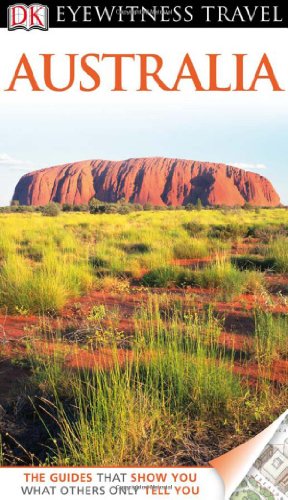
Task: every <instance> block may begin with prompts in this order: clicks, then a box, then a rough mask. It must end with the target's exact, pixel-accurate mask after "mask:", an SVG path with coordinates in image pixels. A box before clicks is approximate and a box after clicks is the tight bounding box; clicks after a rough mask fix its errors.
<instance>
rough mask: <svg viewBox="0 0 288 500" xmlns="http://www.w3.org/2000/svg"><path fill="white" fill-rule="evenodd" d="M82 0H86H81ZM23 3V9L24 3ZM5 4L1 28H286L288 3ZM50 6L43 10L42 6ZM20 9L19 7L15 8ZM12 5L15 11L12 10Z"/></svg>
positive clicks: (0, 13) (0, 11)
mask: <svg viewBox="0 0 288 500" xmlns="http://www.w3.org/2000/svg"><path fill="white" fill-rule="evenodd" d="M82 1H83V0H82ZM23 4H24V5H23ZM25 4H26V2H25V0H24V1H23V2H19V3H17V2H15V3H13V0H12V2H7V1H5V0H2V1H1V5H0V27H1V28H7V27H9V29H11V30H12V29H19V28H23V29H27V30H29V29H33V28H34V29H49V28H284V27H285V28H286V27H288V2H287V5H283V2H282V4H277V3H274V2H267V3H265V4H263V5H261V4H259V3H255V2H253V3H252V2H251V1H250V0H246V1H244V2H243V1H242V2H234V1H226V2H221V1H220V2H215V1H209V0H208V1H207V3H199V2H198V1H197V2H194V3H193V2H184V3H183V0H181V1H180V0H178V1H177V0H175V1H174V2H169V1H167V2H165V3H161V4H160V3H159V2H151V1H149V2H146V1H144V2H140V1H139V2H135V0H134V1H133V2H130V1H128V2H127V4H126V3H123V2H122V3H117V1H116V0H115V3H113V2H110V3H108V2H97V1H96V2H95V3H89V2H88V1H87V2H86V1H85V0H84V4H83V3H82V4H81V3H80V2H78V1H75V0H71V1H69V0H68V1H67V0H58V1H57V2H54V1H51V0H46V1H45V0H43V2H42V1H39V3H38V2H37V1H36V0H35V1H34V2H27V7H28V8H27V9H26V6H25ZM40 4H43V6H45V7H48V9H45V8H44V9H43V10H42V9H41V8H40V7H39V6H40ZM13 6H15V7H13ZM9 7H10V8H9Z"/></svg>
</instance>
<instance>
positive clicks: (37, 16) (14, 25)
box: [8, 3, 49, 31]
mask: <svg viewBox="0 0 288 500" xmlns="http://www.w3.org/2000/svg"><path fill="white" fill-rule="evenodd" d="M18 29H24V30H26V31H31V30H44V31H47V30H48V29H49V8H48V7H47V6H46V5H42V4H40V3H34V4H32V5H25V4H23V3H17V4H14V5H10V6H9V7H8V30H9V31H14V30H18Z"/></svg>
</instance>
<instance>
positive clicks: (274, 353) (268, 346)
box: [254, 309, 288, 367]
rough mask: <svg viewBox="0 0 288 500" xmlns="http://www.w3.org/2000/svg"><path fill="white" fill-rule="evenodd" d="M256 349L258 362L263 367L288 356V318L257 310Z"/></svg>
mask: <svg viewBox="0 0 288 500" xmlns="http://www.w3.org/2000/svg"><path fill="white" fill-rule="evenodd" d="M254 319H255V337H254V349H255V356H256V360H257V362H258V364H259V365H262V366H263V367H267V366H270V365H271V363H272V362H273V361H275V359H277V358H279V357H284V358H286V357H287V355H288V342H287V338H288V317H287V315H284V314H273V313H272V312H269V311H263V310H261V309H256V310H255V313H254Z"/></svg>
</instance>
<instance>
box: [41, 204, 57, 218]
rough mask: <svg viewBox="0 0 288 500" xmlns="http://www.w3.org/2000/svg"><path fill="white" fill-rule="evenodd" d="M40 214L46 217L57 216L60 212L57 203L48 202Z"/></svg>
mask: <svg viewBox="0 0 288 500" xmlns="http://www.w3.org/2000/svg"><path fill="white" fill-rule="evenodd" d="M42 214H43V215H44V216H46V217H57V216H58V215H59V214H60V208H59V205H58V204H57V203H49V204H48V205H46V206H45V207H44V208H43V210H42Z"/></svg>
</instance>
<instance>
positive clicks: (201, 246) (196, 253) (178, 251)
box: [173, 238, 211, 259]
mask: <svg viewBox="0 0 288 500" xmlns="http://www.w3.org/2000/svg"><path fill="white" fill-rule="evenodd" d="M210 253H211V248H210V245H209V241H208V240H207V239H206V238H205V239H204V238H202V239H200V238H199V239H197V238H186V239H185V238H183V239H182V240H181V241H180V242H178V243H176V245H175V246H174V248H173V254H174V257H175V259H200V258H204V257H208V256H209V255H210Z"/></svg>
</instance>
